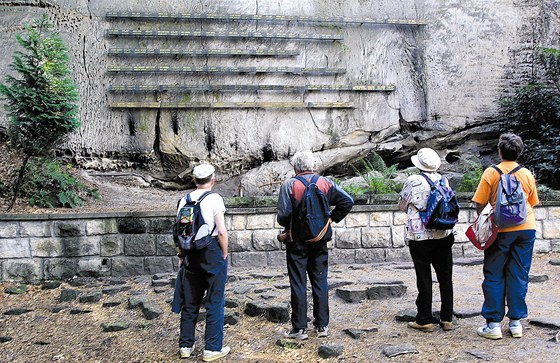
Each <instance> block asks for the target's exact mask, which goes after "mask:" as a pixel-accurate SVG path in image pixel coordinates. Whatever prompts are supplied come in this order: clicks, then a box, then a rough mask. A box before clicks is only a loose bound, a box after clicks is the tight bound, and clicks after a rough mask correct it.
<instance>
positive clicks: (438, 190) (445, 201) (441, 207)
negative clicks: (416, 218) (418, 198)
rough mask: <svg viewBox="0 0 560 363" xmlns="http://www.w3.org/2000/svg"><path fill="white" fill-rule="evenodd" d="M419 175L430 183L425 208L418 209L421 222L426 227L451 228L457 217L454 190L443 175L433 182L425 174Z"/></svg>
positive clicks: (457, 204)
mask: <svg viewBox="0 0 560 363" xmlns="http://www.w3.org/2000/svg"><path fill="white" fill-rule="evenodd" d="M420 175H422V176H423V177H424V178H425V179H426V180H427V181H428V183H429V184H430V194H429V196H428V202H427V205H426V209H425V210H421V211H418V213H419V214H420V219H421V220H422V223H423V224H424V226H425V227H426V228H428V229H438V230H446V229H452V228H453V227H454V226H455V224H456V223H457V221H458V217H459V202H458V201H457V197H456V196H455V192H453V189H451V187H449V185H448V183H447V182H446V178H445V177H444V176H442V177H441V179H440V180H438V181H437V182H433V181H432V179H430V178H429V177H428V176H427V175H426V174H424V173H421V174H420Z"/></svg>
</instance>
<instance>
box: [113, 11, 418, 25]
mask: <svg viewBox="0 0 560 363" xmlns="http://www.w3.org/2000/svg"><path fill="white" fill-rule="evenodd" d="M105 17H106V18H108V19H138V20H174V21H176V20H187V21H188V20H222V21H235V20H248V21H270V22H290V21H293V22H302V23H330V24H340V25H354V24H368V25H387V24H395V25H413V26H418V25H426V24H427V22H426V21H423V20H416V19H387V18H383V19H372V18H351V17H345V16H333V17H321V16H304V15H260V14H215V13H165V12H129V11H122V12H120V11H112V12H108V13H106V14H105Z"/></svg>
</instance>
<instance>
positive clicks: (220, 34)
mask: <svg viewBox="0 0 560 363" xmlns="http://www.w3.org/2000/svg"><path fill="white" fill-rule="evenodd" d="M106 34H107V36H113V37H165V38H170V37H178V38H230V39H247V38H252V39H280V40H283V39H289V40H329V41H334V40H342V39H344V37H343V36H342V35H338V34H304V33H268V32H236V31H188V30H130V29H109V30H107V32H106Z"/></svg>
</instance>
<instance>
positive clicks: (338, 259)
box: [329, 248, 356, 265]
mask: <svg viewBox="0 0 560 363" xmlns="http://www.w3.org/2000/svg"><path fill="white" fill-rule="evenodd" d="M355 262H356V251H355V250H346V249H344V250H343V249H339V248H335V249H333V250H332V251H331V252H329V265H343V264H351V263H355Z"/></svg>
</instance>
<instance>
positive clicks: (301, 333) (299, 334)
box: [284, 329, 309, 340]
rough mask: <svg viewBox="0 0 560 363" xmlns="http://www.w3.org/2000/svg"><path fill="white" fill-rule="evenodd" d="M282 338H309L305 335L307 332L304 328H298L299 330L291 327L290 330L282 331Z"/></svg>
mask: <svg viewBox="0 0 560 363" xmlns="http://www.w3.org/2000/svg"><path fill="white" fill-rule="evenodd" d="M284 338H292V339H297V340H305V339H307V338H309V336H308V335H307V332H306V331H305V329H299V330H295V329H292V330H291V331H290V332H288V333H284Z"/></svg>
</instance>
